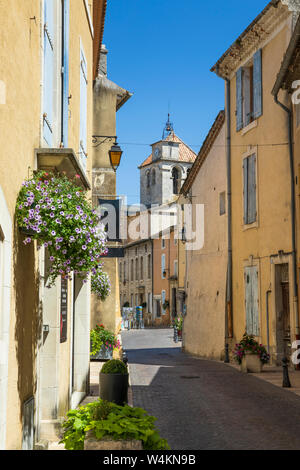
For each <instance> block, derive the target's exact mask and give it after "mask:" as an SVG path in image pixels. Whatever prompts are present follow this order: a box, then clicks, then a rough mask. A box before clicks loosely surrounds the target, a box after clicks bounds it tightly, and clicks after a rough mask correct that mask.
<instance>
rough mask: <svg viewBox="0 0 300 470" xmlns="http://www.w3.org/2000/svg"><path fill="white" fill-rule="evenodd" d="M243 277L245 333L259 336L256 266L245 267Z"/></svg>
mask: <svg viewBox="0 0 300 470" xmlns="http://www.w3.org/2000/svg"><path fill="white" fill-rule="evenodd" d="M244 276H245V309H246V332H247V334H248V335H254V336H259V313H258V268H257V266H251V267H246V268H245V272H244Z"/></svg>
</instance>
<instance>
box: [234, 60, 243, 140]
mask: <svg viewBox="0 0 300 470" xmlns="http://www.w3.org/2000/svg"><path fill="white" fill-rule="evenodd" d="M242 128H243V69H242V68H240V69H239V70H238V71H237V73H236V130H237V132H238V131H240V130H241V129H242Z"/></svg>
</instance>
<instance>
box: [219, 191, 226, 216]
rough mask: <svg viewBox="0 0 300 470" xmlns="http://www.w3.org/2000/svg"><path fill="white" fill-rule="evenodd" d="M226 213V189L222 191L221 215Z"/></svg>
mask: <svg viewBox="0 0 300 470" xmlns="http://www.w3.org/2000/svg"><path fill="white" fill-rule="evenodd" d="M224 214H226V194H225V191H224V192H222V193H220V215H224Z"/></svg>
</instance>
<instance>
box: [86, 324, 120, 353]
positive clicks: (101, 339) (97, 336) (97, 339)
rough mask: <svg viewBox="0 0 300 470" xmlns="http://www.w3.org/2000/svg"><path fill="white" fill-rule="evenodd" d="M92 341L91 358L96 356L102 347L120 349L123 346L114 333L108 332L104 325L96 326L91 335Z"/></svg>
mask: <svg viewBox="0 0 300 470" xmlns="http://www.w3.org/2000/svg"><path fill="white" fill-rule="evenodd" d="M90 339H91V352H90V355H91V356H95V355H96V354H97V353H98V352H99V351H100V349H101V348H102V346H104V347H105V348H106V349H110V350H113V349H120V348H121V344H120V342H119V340H118V338H117V337H116V335H115V334H114V333H112V332H111V331H109V330H106V329H105V327H104V325H102V324H101V325H99V324H98V325H96V326H95V328H93V329H92V330H91V333H90Z"/></svg>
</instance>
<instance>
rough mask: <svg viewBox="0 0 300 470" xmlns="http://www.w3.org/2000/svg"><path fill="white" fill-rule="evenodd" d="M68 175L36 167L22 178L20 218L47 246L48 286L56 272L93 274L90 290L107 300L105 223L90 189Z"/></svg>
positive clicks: (32, 236) (83, 276)
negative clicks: (80, 185)
mask: <svg viewBox="0 0 300 470" xmlns="http://www.w3.org/2000/svg"><path fill="white" fill-rule="evenodd" d="M79 179H80V177H79V175H76V177H75V179H74V181H73V180H70V179H68V178H67V177H66V176H65V175H59V174H54V173H47V172H45V171H38V172H36V173H35V174H34V175H33V176H32V178H30V179H28V180H26V181H24V182H23V185H22V188H21V190H20V192H19V195H18V198H17V203H16V220H17V223H18V226H19V229H20V230H21V231H24V232H25V233H26V234H27V235H26V238H25V239H24V244H25V245H27V244H28V243H31V242H32V241H33V240H37V241H38V242H39V246H42V245H43V246H44V247H45V248H47V250H48V253H49V257H50V268H49V272H48V282H47V287H49V288H50V287H51V286H53V285H54V284H55V282H56V278H57V277H58V276H63V277H64V278H66V279H71V273H72V272H73V273H74V274H76V275H77V276H78V277H80V278H81V279H82V280H83V282H87V281H88V278H89V276H90V277H91V286H92V291H93V292H95V293H96V294H97V295H98V296H99V298H100V299H102V300H104V299H105V297H107V295H108V294H109V293H110V285H109V279H108V275H107V274H106V273H104V272H103V270H102V263H101V262H100V261H101V255H104V254H106V253H107V248H106V246H105V245H106V234H105V231H104V227H103V226H101V225H99V222H100V218H99V216H98V215H97V213H96V211H95V210H94V209H93V208H92V205H91V203H90V202H89V201H88V200H87V198H86V192H85V191H84V190H83V189H82V188H80V187H79V186H78V184H77V183H78V181H79Z"/></svg>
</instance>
